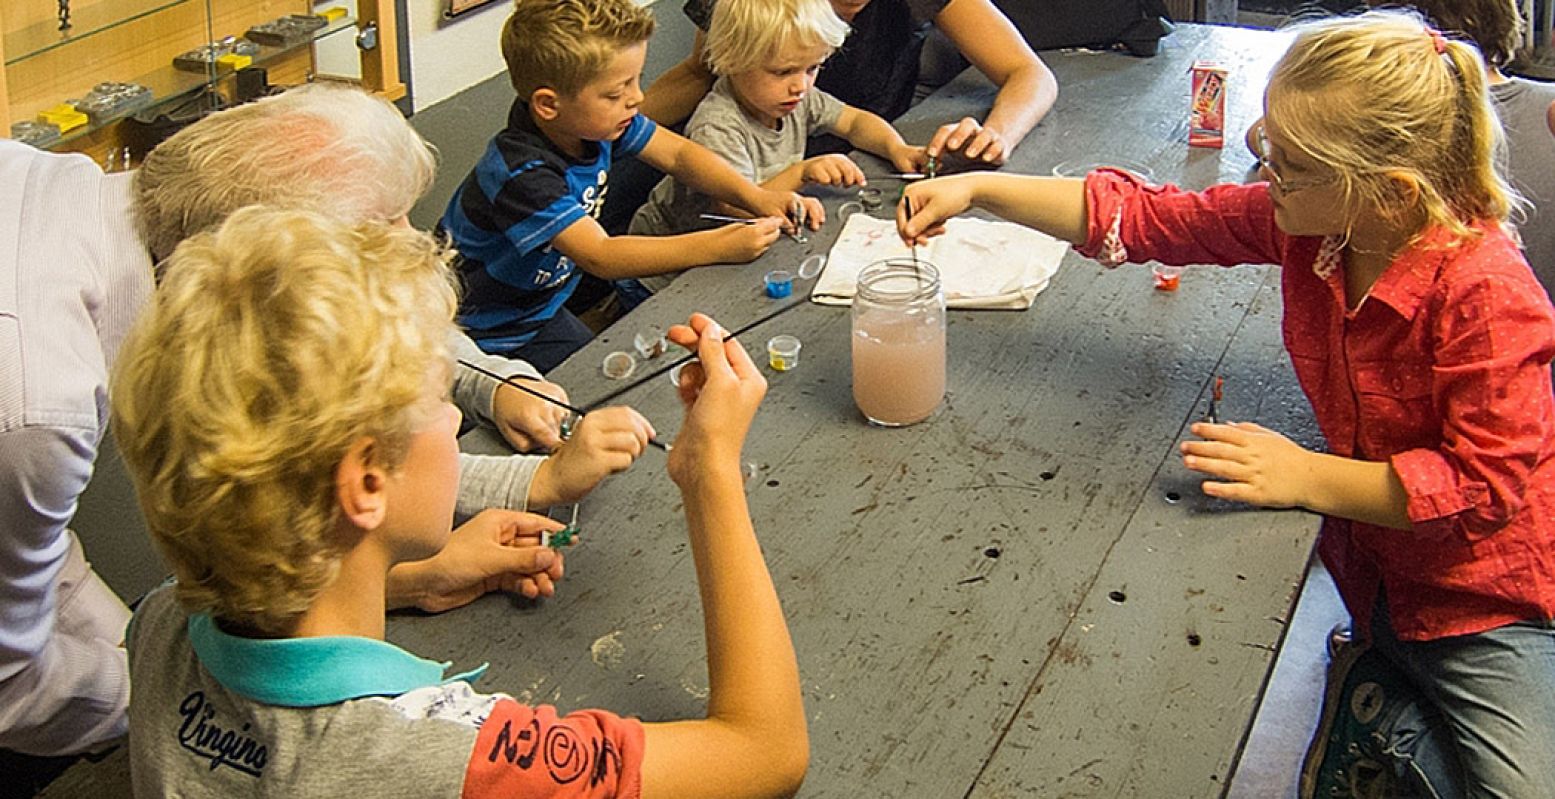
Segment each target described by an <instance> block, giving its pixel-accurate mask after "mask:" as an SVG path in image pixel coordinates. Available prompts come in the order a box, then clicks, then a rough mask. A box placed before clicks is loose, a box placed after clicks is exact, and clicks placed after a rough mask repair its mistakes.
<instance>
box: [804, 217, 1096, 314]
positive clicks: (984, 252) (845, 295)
mask: <svg viewBox="0 0 1555 799" xmlns="http://www.w3.org/2000/svg"><path fill="white" fill-rule="evenodd" d="M1068 251H1069V244H1068V243H1067V242H1063V241H1059V240H1058V239H1055V238H1053V237H1052V236H1048V235H1046V234H1044V233H1039V232H1037V231H1035V230H1032V229H1031V228H1028V227H1022V226H1021V225H1016V224H1013V223H1010V222H990V221H987V220H983V219H970V218H965V217H958V218H955V219H951V220H948V221H947V222H946V223H945V234H944V235H942V236H937V237H935V238H934V239H932V240H931V241H930V243H929V244H927V245H924V246H920V247H918V258H919V259H920V260H922V261H924V262H926V263H930V264H933V265H934V268H935V269H937V270H939V274H940V285H941V287H942V288H943V289H944V292H945V304H946V305H948V306H949V307H951V308H996V309H1008V310H1024V309H1026V308H1030V307H1031V303H1032V302H1033V301H1035V299H1036V297H1037V294H1038V293H1040V292H1041V291H1042V290H1043V289H1045V288H1047V283H1048V280H1049V279H1050V278H1052V277H1053V274H1054V273H1055V272H1057V271H1058V264H1059V262H1061V261H1062V260H1063V259H1064V253H1066V252H1068ZM911 257H912V250H911V249H910V248H909V247H908V246H907V245H906V244H903V243H902V239H901V237H900V236H898V235H897V234H896V222H895V220H891V219H876V218H875V217H871V216H866V215H864V214H854V215H853V216H851V217H848V221H847V224H846V225H844V226H843V228H842V234H841V235H839V236H838V237H837V243H836V244H834V245H832V249H831V253H830V255H828V256H827V259H826V270H825V271H824V272H822V273H821V277H820V279H819V280H817V281H816V282H815V288H814V289H813V290H812V291H811V293H810V299H811V300H812V301H814V302H817V303H820V304H823V305H851V304H852V303H853V294H854V292H855V291H856V290H857V287H858V276H859V273H860V272H862V271H863V270H864V267H866V266H868V265H870V264H872V263H874V262H876V261H879V260H882V259H885V258H911Z"/></svg>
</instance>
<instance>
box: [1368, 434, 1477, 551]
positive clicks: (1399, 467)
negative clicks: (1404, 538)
mask: <svg viewBox="0 0 1555 799" xmlns="http://www.w3.org/2000/svg"><path fill="white" fill-rule="evenodd" d="M1390 462H1391V463H1392V466H1393V472H1394V473H1395V474H1397V475H1398V479H1399V482H1400V483H1402V484H1403V486H1404V493H1405V495H1406V496H1407V497H1408V504H1407V506H1406V509H1405V510H1406V512H1407V513H1408V514H1409V521H1410V523H1411V524H1413V525H1414V526H1415V528H1416V529H1418V530H1422V531H1427V532H1432V531H1435V532H1442V533H1447V532H1451V531H1453V530H1461V531H1462V532H1463V533H1464V534H1465V535H1467V536H1468V537H1469V538H1470V539H1476V538H1480V537H1483V536H1484V535H1487V534H1489V533H1491V532H1494V531H1495V530H1496V529H1497V528H1499V527H1500V526H1501V525H1502V524H1505V522H1506V518H1500V517H1501V516H1502V514H1495V515H1496V516H1497V518H1495V519H1491V518H1489V516H1490V514H1489V513H1488V510H1489V509H1488V507H1487V504H1486V503H1487V502H1488V500H1489V499H1490V488H1489V486H1487V485H1486V484H1485V483H1483V482H1479V481H1466V482H1459V481H1458V480H1457V479H1456V478H1457V476H1458V471H1457V470H1456V469H1454V468H1453V467H1452V464H1451V463H1450V462H1449V461H1448V460H1447V458H1446V457H1444V456H1443V455H1442V454H1441V453H1440V452H1437V451H1435V450H1429V449H1411V450H1406V451H1404V452H1400V453H1398V454H1397V455H1394V456H1393V457H1392V458H1391V459H1390ZM1480 508H1485V509H1486V511H1487V512H1481V513H1471V511H1475V510H1476V509H1480ZM1476 522H1478V523H1476Z"/></svg>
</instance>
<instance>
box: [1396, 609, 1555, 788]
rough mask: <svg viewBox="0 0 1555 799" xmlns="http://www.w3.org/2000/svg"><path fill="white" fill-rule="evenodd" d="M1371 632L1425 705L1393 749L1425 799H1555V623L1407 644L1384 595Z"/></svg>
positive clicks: (1410, 716) (1404, 722) (1400, 729)
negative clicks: (1418, 783)
mask: <svg viewBox="0 0 1555 799" xmlns="http://www.w3.org/2000/svg"><path fill="white" fill-rule="evenodd" d="M1371 633H1372V646H1373V647H1375V648H1376V650H1377V651H1378V652H1380V653H1381V654H1382V655H1383V656H1384V657H1386V658H1387V659H1388V661H1389V662H1390V663H1392V664H1393V665H1394V666H1395V667H1397V668H1398V669H1399V671H1400V672H1401V673H1402V674H1403V675H1404V676H1405V677H1407V678H1408V679H1409V681H1410V682H1411V683H1413V684H1414V686H1415V687H1416V688H1417V689H1418V690H1419V691H1420V693H1421V695H1422V696H1423V697H1424V700H1423V703H1422V705H1421V706H1419V707H1415V708H1411V709H1410V712H1408V713H1405V714H1403V715H1402V716H1401V718H1400V720H1399V723H1398V724H1396V725H1394V728H1393V732H1392V735H1391V736H1390V738H1389V743H1388V749H1389V750H1390V751H1389V754H1391V755H1393V756H1394V757H1395V758H1397V759H1399V760H1400V761H1401V763H1400V764H1402V765H1407V766H1408V768H1407V769H1403V768H1401V771H1403V770H1407V771H1411V772H1413V773H1414V774H1415V775H1416V776H1418V777H1419V778H1420V779H1421V781H1422V782H1423V783H1424V784H1423V785H1422V786H1420V787H1421V788H1422V789H1424V790H1425V795H1426V796H1432V795H1433V794H1434V796H1435V797H1440V799H1458V797H1475V798H1476V799H1478V797H1506V799H1523V798H1524V797H1530V798H1531V797H1555V622H1552V621H1542V622H1539V621H1532V622H1520V623H1517V624H1509V625H1507V626H1505V627H1498V628H1496V629H1494V630H1487V631H1485V632H1482V633H1477V634H1475V635H1460V636H1452V637H1449V638H1439V639H1436V640H1433V641H1401V640H1399V639H1398V637H1397V636H1396V635H1395V634H1394V632H1393V627H1392V624H1391V623H1390V622H1389V619H1388V613H1387V600H1386V598H1385V597H1382V596H1379V597H1378V599H1377V609H1376V612H1375V613H1374V614H1373V616H1372V628H1371Z"/></svg>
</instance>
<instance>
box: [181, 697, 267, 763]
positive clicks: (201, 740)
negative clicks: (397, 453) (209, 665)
mask: <svg viewBox="0 0 1555 799" xmlns="http://www.w3.org/2000/svg"><path fill="white" fill-rule="evenodd" d="M178 714H179V715H181V716H183V717H184V723H183V724H182V725H181V726H179V728H178V745H179V746H182V747H183V748H184V749H186V750H188V751H190V752H193V753H194V754H195V755H196V756H198V757H201V758H204V759H206V760H209V761H210V764H211V766H210V768H211V771H215V770H216V769H217V768H219V767H221V766H229V767H231V768H233V769H236V770H238V771H241V772H243V773H244V774H247V775H249V776H251V777H258V776H260V772H262V771H264V769H265V761H266V760H268V759H269V754H270V753H269V751H268V750H266V749H265V747H264V746H263V745H262V744H260V743H259V742H258V741H256V740H254V739H253V738H250V737H249V736H248V735H247V732H248V727H249V725H248V724H247V723H244V725H243V728H242V729H240V730H229V729H224V728H222V727H221V726H220V725H218V724H217V723H216V708H214V707H212V706H211V705H210V704H209V703H208V702H206V701H205V692H204V691H195V692H194V693H192V694H189V695H188V696H186V697H184V701H183V702H182V703H181V704H180V705H179V706H178Z"/></svg>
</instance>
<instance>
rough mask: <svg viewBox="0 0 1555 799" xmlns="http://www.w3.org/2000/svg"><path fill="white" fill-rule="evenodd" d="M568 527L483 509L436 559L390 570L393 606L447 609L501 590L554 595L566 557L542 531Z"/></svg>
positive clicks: (430, 610) (387, 590)
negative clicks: (543, 541)
mask: <svg viewBox="0 0 1555 799" xmlns="http://www.w3.org/2000/svg"><path fill="white" fill-rule="evenodd" d="M562 526H563V525H562V523H561V522H558V521H553V520H551V519H547V518H545V517H544V516H536V515H535V514H533V513H522V512H520V511H514V510H487V511H482V512H481V513H480V514H478V515H476V516H475V517H474V518H472V519H470V520H469V521H468V522H465V523H464V524H461V525H459V527H458V528H456V529H455V530H454V531H453V534H452V535H451V536H449V538H448V543H447V544H445V545H444V546H443V549H442V551H440V552H438V553H437V554H436V555H434V556H433V557H431V558H428V559H427V560H418V561H414V562H411V563H401V564H398V565H396V566H395V567H394V568H392V569H390V570H389V577H388V582H387V584H386V585H385V594H386V600H387V604H388V607H389V608H390V609H394V608H405V607H412V606H414V607H417V608H420V609H421V610H424V611H427V612H428V613H441V612H443V611H445V610H452V609H454V608H457V607H461V606H463V605H467V604H469V603H470V602H472V601H474V600H475V599H476V598H478V597H480V596H481V595H482V594H485V593H487V592H489V591H496V590H503V591H510V592H512V593H516V594H523V595H524V596H526V597H529V598H530V599H534V598H536V597H541V596H551V595H552V594H554V593H556V587H555V583H556V581H557V580H560V579H561V578H562V556H561V553H560V552H555V551H553V550H551V549H550V548H548V547H542V546H540V534H541V533H542V532H547V531H549V532H553V533H554V532H556V531H557V530H560V529H561V528H562Z"/></svg>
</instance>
